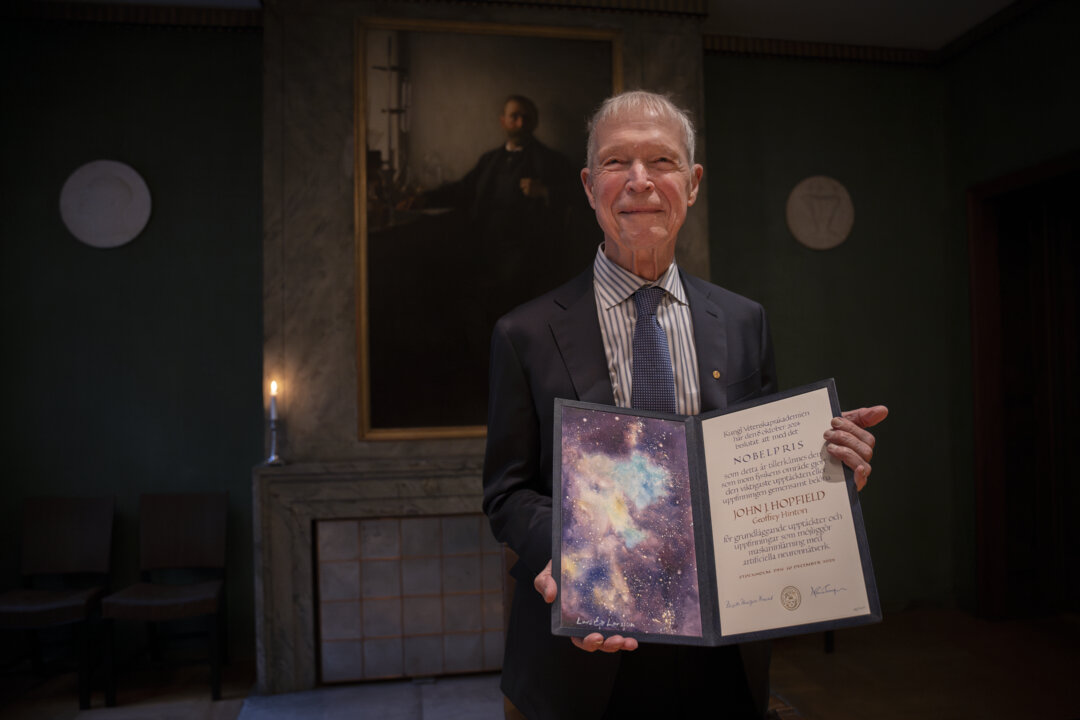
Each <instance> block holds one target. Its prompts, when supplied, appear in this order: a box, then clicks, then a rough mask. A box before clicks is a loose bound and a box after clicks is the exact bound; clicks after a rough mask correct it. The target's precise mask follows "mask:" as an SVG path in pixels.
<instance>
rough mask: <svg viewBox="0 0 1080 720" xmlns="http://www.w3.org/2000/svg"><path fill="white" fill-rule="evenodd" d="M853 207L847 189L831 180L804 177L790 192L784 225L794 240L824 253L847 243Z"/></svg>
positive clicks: (820, 176) (827, 178) (853, 217)
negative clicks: (785, 223)
mask: <svg viewBox="0 0 1080 720" xmlns="http://www.w3.org/2000/svg"><path fill="white" fill-rule="evenodd" d="M854 223H855V207H854V206H853V205H852V204H851V196H850V195H848V191H847V188H845V187H844V186H843V185H841V184H840V183H839V182H837V181H836V180H833V179H832V178H831V177H826V176H825V175H814V176H813V177H808V178H806V179H805V180H803V181H802V182H800V183H799V184H798V185H796V186H795V189H794V190H792V191H791V194H790V195H788V200H787V224H788V229H790V230H791V234H792V235H794V236H795V239H796V240H798V241H799V242H801V243H802V244H803V245H805V246H806V247H808V248H813V249H814V250H828V249H829V248H834V247H836V246H837V245H839V244H840V243H842V242H844V241H845V240H847V237H848V235H849V234H850V233H851V226H852V225H853V224H854Z"/></svg>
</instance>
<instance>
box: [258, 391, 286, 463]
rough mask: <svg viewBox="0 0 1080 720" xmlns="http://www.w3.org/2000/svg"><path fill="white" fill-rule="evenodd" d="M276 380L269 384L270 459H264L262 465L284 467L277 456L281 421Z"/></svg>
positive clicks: (282, 461)
mask: <svg viewBox="0 0 1080 720" xmlns="http://www.w3.org/2000/svg"><path fill="white" fill-rule="evenodd" d="M277 391H278V384H277V380H274V381H272V382H271V383H270V457H268V458H266V461H265V462H264V463H263V464H264V465H284V464H285V461H284V460H282V459H281V456H280V455H278V430H280V429H281V421H280V420H279V419H278V411H277Z"/></svg>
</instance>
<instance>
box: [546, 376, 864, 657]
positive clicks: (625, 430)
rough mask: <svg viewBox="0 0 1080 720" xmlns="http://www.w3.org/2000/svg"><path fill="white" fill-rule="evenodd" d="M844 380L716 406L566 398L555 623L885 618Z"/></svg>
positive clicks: (706, 636) (750, 632) (560, 412)
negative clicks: (844, 453)
mask: <svg viewBox="0 0 1080 720" xmlns="http://www.w3.org/2000/svg"><path fill="white" fill-rule="evenodd" d="M838 414H839V403H838V401H837V398H836V389H835V386H834V384H833V382H832V381H831V380H827V381H822V382H820V383H815V384H813V385H808V386H805V387H803V388H799V389H796V390H792V391H790V392H786V393H781V394H778V395H774V396H770V397H767V398H762V399H760V400H757V401H754V402H753V403H751V404H748V405H745V406H741V407H736V408H730V409H728V410H726V411H721V412H716V413H709V414H706V415H703V416H700V417H695V418H685V417H681V416H671V415H662V414H658V413H648V412H640V411H635V410H627V409H624V408H610V407H604V406H599V405H590V404H588V403H575V402H570V401H561V400H560V401H557V402H556V434H557V443H556V447H558V448H560V457H559V458H558V462H557V464H556V468H557V470H556V483H557V486H556V492H555V498H556V500H557V502H556V503H555V504H554V507H553V511H554V513H553V514H554V518H553V519H554V522H553V535H554V536H553V549H554V552H553V555H554V562H553V568H554V571H555V573H556V580H557V581H558V582H559V593H560V595H559V599H558V600H557V601H556V602H555V604H554V606H553V610H552V632H554V633H556V634H562V635H578V636H581V635H586V634H588V633H590V632H594V631H601V632H608V633H610V632H620V633H622V634H624V635H631V636H634V637H637V638H639V639H641V640H645V641H653V642H668V643H684V644H699V645H718V644H726V643H731V642H740V641H743V640H750V639H756V638H764V637H777V636H781V635H790V634H795V633H800V632H810V631H817V630H823V629H829V628H834V627H846V626H850V625H858V624H863V623H867V622H874V621H876V620H879V619H880V615H881V611H880V607H879V604H878V598H877V590H876V586H875V584H874V577H873V567H872V565H871V563H870V556H869V549H868V547H867V545H866V537H865V532H864V530H863V525H862V512H861V509H860V506H859V499H858V494H857V493H856V492H855V489H854V482H853V477H852V476H851V472H850V470H847V469H846V468H845V467H844V466H843V464H842V463H840V462H839V461H837V460H835V459H833V458H832V456H831V455H829V454H828V453H827V452H826V451H825V439H824V433H825V431H826V430H828V429H829V428H830V427H831V420H832V418H833V417H835V416H836V415H838Z"/></svg>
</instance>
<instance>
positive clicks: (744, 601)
mask: <svg viewBox="0 0 1080 720" xmlns="http://www.w3.org/2000/svg"><path fill="white" fill-rule="evenodd" d="M772 599H773V596H772V595H768V596H765V595H758V596H757V597H756V598H739V599H738V600H736V601H735V602H731V601H730V600H725V601H724V609H725V610H733V609H734V608H737V607H752V606H754V605H757V604H758V603H759V602H772Z"/></svg>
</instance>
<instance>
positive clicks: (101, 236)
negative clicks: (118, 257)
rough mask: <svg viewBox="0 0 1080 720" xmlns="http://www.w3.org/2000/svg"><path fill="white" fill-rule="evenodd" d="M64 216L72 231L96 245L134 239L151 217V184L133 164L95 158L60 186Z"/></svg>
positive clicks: (114, 243) (107, 244)
mask: <svg viewBox="0 0 1080 720" xmlns="http://www.w3.org/2000/svg"><path fill="white" fill-rule="evenodd" d="M60 217H61V218H63V220H64V225H66V226H67V229H68V230H70V231H71V234H72V235H74V236H75V237H76V238H78V239H79V240H80V241H82V242H84V243H86V244H87V245H90V246H92V247H96V248H114V247H119V246H120V245H123V244H125V243H129V242H131V241H132V240H134V239H135V238H136V237H137V236H138V234H139V233H141V232H142V231H143V228H145V227H146V223H147V221H148V220H149V219H150V188H148V187H147V186H146V181H145V180H143V179H142V176H140V175H139V173H137V172H135V170H134V168H132V167H131V166H130V165H125V164H124V163H121V162H116V161H114V160H95V161H94V162H90V163H87V164H85V165H83V166H82V167H81V168H79V169H78V170H76V171H75V172H73V173H71V177H69V178H68V179H67V182H65V183H64V187H63V188H62V189H61V190H60Z"/></svg>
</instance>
